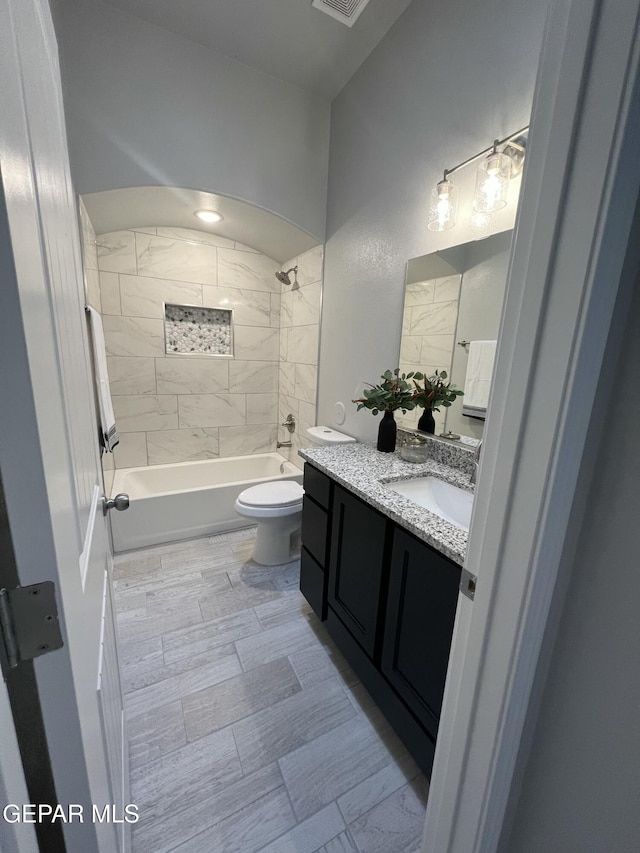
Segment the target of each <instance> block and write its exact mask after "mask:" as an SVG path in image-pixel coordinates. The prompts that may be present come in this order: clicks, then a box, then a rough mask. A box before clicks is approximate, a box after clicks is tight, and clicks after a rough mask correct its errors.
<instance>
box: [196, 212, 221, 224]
mask: <svg viewBox="0 0 640 853" xmlns="http://www.w3.org/2000/svg"><path fill="white" fill-rule="evenodd" d="M193 215H194V216H197V217H198V219H201V220H202V221H203V222H208V223H212V222H222V218H223V217H222V215H221V214H220V213H218V212H217V211H215V210H194V212H193Z"/></svg>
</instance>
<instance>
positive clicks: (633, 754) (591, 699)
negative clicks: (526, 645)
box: [500, 282, 640, 853]
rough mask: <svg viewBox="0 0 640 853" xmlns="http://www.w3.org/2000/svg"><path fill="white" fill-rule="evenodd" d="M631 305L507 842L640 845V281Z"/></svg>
mask: <svg viewBox="0 0 640 853" xmlns="http://www.w3.org/2000/svg"><path fill="white" fill-rule="evenodd" d="M627 316H628V323H627V328H626V333H624V347H623V351H622V356H621V357H620V360H619V363H618V369H617V371H615V373H613V372H612V373H613V375H612V377H611V380H610V382H609V388H610V389H612V390H613V394H612V399H611V400H610V401H609V404H608V405H607V399H606V396H605V395H604V394H603V396H602V401H603V405H602V406H601V407H600V408H599V409H598V408H596V410H595V416H596V417H598V416H604V413H606V419H607V420H606V426H607V428H606V429H605V430H604V435H603V438H602V441H601V444H600V445H599V447H598V446H596V447H595V448H594V449H593V452H592V453H591V454H588V455H587V459H586V461H585V468H586V469H589V470H590V471H593V472H594V473H593V477H592V479H591V481H590V485H589V487H588V490H587V493H586V495H583V496H582V500H583V502H584V504H586V511H585V514H584V517H583V520H582V524H581V527H580V533H579V536H578V546H577V551H576V553H575V556H574V558H573V560H572V565H571V566H570V573H569V578H568V579H566V578H565V579H564V580H563V581H561V582H562V583H563V584H566V586H567V595H566V599H565V601H564V606H563V607H562V609H561V611H560V612H558V613H555V614H553V619H552V622H553V623H555V625H557V633H556V634H555V635H553V636H552V638H551V641H550V642H547V643H546V644H545V645H546V648H545V657H546V660H547V661H548V662H549V671H548V675H547V679H546V683H545V685H544V688H543V690H542V693H541V697H540V698H541V701H540V712H539V717H538V720H537V724H536V725H535V727H534V728H533V731H532V732H531V734H530V744H529V749H530V752H529V756H528V760H527V761H526V763H525V765H524V767H521V768H520V770H521V775H520V783H521V784H520V788H519V790H518V792H517V795H515V794H514V796H513V801H512V805H513V804H514V803H515V815H514V816H513V823H512V827H511V833H510V836H508V835H507V836H506V837H505V838H504V839H503V842H502V845H501V848H500V849H501V851H504V853H540V851H549V853H556V851H558V853H560V851H561V853H605V851H606V853H627V851H629V853H630V851H632V850H637V849H638V839H639V838H640V808H639V805H640V769H639V768H640V762H639V756H640V715H639V713H638V709H640V669H639V667H638V649H640V621H639V620H638V602H639V601H640V572H639V571H638V554H639V553H640V526H639V525H638V502H639V500H640V486H639V481H638V471H640V442H638V423H640V382H639V381H638V380H639V368H638V365H640V282H637V283H636V288H635V296H634V302H633V304H632V306H631V308H630V310H629V311H628V313H627ZM613 364H615V360H613ZM613 380H615V387H614V386H613V385H612V381H613ZM620 389H622V393H620ZM583 481H584V478H583ZM577 496H578V500H580V499H581V495H580V490H578V492H577ZM550 630H551V632H553V628H551V629H550Z"/></svg>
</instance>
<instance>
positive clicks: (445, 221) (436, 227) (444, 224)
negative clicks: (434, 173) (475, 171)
mask: <svg viewBox="0 0 640 853" xmlns="http://www.w3.org/2000/svg"><path fill="white" fill-rule="evenodd" d="M457 203H458V189H457V187H456V186H455V185H454V184H452V183H451V181H448V180H447V179H446V177H445V179H444V180H443V181H440V182H439V183H438V184H436V186H435V187H434V189H433V192H432V193H431V208H430V210H429V222H428V224H427V228H428V229H429V231H448V230H449V229H450V228H453V226H454V225H455V224H456V207H457Z"/></svg>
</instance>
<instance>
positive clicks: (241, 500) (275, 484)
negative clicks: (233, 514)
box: [235, 480, 304, 518]
mask: <svg viewBox="0 0 640 853" xmlns="http://www.w3.org/2000/svg"><path fill="white" fill-rule="evenodd" d="M303 494H304V490H303V488H302V486H301V485H300V483H296V482H295V481H294V480H274V481H272V482H270V483H260V484H259V485H257V486H251V487H250V488H248V489H245V490H244V491H243V492H240V494H239V495H238V499H237V500H236V506H235V508H236V511H239V512H240V514H241V515H245V516H249V517H251V518H275V517H277V516H287V515H293V514H294V513H296V512H300V510H301V509H302V496H303Z"/></svg>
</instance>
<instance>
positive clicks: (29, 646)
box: [0, 581, 63, 669]
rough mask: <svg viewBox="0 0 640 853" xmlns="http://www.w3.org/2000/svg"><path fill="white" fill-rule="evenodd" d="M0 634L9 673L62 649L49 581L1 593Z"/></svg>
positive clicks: (53, 597) (56, 609)
mask: <svg viewBox="0 0 640 853" xmlns="http://www.w3.org/2000/svg"><path fill="white" fill-rule="evenodd" d="M0 634H1V638H2V641H3V643H4V655H3V657H4V658H5V660H6V663H7V664H8V666H9V667H10V668H11V669H14V668H15V667H17V666H18V664H19V663H22V662H23V661H27V660H33V658H37V657H39V656H40V655H46V654H47V652H52V651H54V650H55V649H59V648H61V647H62V645H63V642H62V634H61V633H60V623H59V621H58V607H57V604H56V590H55V585H54V583H53V582H52V581H44V582H43V583H34V584H31V586H18V587H16V588H15V589H0Z"/></svg>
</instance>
